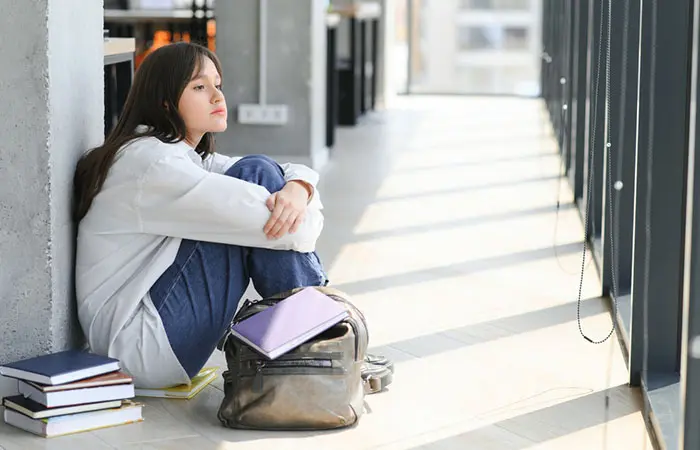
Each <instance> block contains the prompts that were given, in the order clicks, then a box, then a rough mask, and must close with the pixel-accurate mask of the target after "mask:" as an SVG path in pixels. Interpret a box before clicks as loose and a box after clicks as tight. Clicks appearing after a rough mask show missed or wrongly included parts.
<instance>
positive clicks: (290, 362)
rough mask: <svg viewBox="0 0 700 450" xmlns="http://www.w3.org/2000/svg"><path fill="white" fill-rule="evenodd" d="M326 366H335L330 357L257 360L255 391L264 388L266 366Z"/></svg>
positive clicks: (303, 367) (260, 390)
mask: <svg viewBox="0 0 700 450" xmlns="http://www.w3.org/2000/svg"><path fill="white" fill-rule="evenodd" d="M290 367H294V368H302V369H305V368H324V369H329V368H332V367H333V361H331V360H329V359H285V360H273V361H260V360H258V361H255V375H254V376H253V392H256V393H260V392H262V390H263V371H264V370H265V369H266V368H269V369H277V368H290Z"/></svg>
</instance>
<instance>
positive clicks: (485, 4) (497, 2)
mask: <svg viewBox="0 0 700 450" xmlns="http://www.w3.org/2000/svg"><path fill="white" fill-rule="evenodd" d="M460 6H461V8H462V9H500V10H508V9H510V10H521V11H523V10H528V9H530V7H531V1H530V0H461V3H460Z"/></svg>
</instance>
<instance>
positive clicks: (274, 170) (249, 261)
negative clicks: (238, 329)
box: [150, 155, 327, 378]
mask: <svg viewBox="0 0 700 450" xmlns="http://www.w3.org/2000/svg"><path fill="white" fill-rule="evenodd" d="M226 175H228V176H231V177H235V178H239V179H241V180H245V181H248V182H251V183H256V184H259V185H261V186H264V187H265V188H267V190H268V191H270V193H274V192H277V191H279V190H280V189H282V187H284V185H285V180H284V172H283V171H282V168H281V167H280V166H279V164H277V163H276V162H275V161H273V160H272V159H270V158H268V157H265V156H258V155H255V156H247V157H245V158H243V159H241V160H240V161H238V162H236V164H234V165H233V166H232V167H231V168H230V169H229V170H228V171H227V172H226ZM250 280H252V281H253V284H254V286H255V290H256V291H257V292H258V293H259V294H260V295H261V296H262V297H268V296H270V295H273V294H277V293H279V292H284V291H287V290H290V289H294V288H297V287H303V286H322V285H325V284H327V279H326V273H325V271H324V270H323V266H322V264H321V261H320V260H319V258H318V256H317V255H316V253H315V252H313V253H299V252H295V251H284V250H268V249H262V248H250V247H240V246H236V245H228V244H220V243H213V242H201V241H191V240H187V239H183V240H182V243H181V244H180V249H179V251H178V253H177V257H176V258H175V262H173V264H172V265H171V266H170V267H169V268H168V269H167V270H166V271H165V273H164V274H163V275H161V277H160V278H159V279H158V281H156V283H155V284H154V285H153V286H152V287H151V290H150V295H151V299H152V300H153V304H154V305H155V307H156V310H157V311H158V313H159V314H160V317H161V319H162V320H163V325H164V326H165V331H166V333H167V335H168V339H169V341H170V345H171V346H172V348H173V351H174V352H175V356H177V358H178V360H179V361H180V364H181V365H182V367H183V368H184V369H185V371H186V372H187V374H188V375H189V376H190V378H192V377H194V376H195V375H196V374H197V373H198V372H199V370H200V369H201V368H202V367H203V366H204V364H206V362H207V360H208V358H209V356H210V355H211V354H212V352H213V351H214V349H215V348H216V344H217V343H218V341H219V339H221V336H222V335H223V334H224V332H225V331H226V328H227V327H228V326H229V325H230V323H231V320H232V319H233V316H234V314H235V313H236V310H237V308H238V303H239V301H240V300H241V297H242V296H243V293H244V292H245V290H246V288H247V287H248V283H249V281H250Z"/></svg>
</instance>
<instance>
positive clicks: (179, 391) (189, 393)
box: [135, 367, 216, 400]
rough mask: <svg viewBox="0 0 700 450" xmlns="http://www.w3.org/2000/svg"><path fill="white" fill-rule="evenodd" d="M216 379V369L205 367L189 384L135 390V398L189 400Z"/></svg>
mask: <svg viewBox="0 0 700 450" xmlns="http://www.w3.org/2000/svg"><path fill="white" fill-rule="evenodd" d="M215 378H216V367H205V368H203V369H202V370H200V371H199V373H198V374H197V375H195V376H194V378H192V382H191V383H190V384H181V385H178V386H172V387H167V388H158V389H148V388H136V389H135V394H136V396H137V397H157V398H174V399H183V400H190V399H191V398H193V397H194V396H195V395H197V394H199V393H200V392H201V391H202V389H204V388H205V387H206V386H207V385H208V384H209V383H211V382H212V381H214V379H215Z"/></svg>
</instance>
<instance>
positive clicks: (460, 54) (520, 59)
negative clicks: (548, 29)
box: [407, 0, 542, 96]
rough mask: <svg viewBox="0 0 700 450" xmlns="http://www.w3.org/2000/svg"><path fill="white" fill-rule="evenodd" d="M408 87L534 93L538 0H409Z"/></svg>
mask: <svg viewBox="0 0 700 450" xmlns="http://www.w3.org/2000/svg"><path fill="white" fill-rule="evenodd" d="M410 6H411V10H410V14H409V18H408V19H407V23H408V29H409V52H408V55H409V56H408V61H410V63H409V67H410V73H409V76H408V82H409V92H416V93H443V94H451V93H453V94H459V93H469V94H515V95H527V96H536V95H539V67H540V52H541V47H542V46H541V42H540V41H541V21H542V16H541V1H540V0H410Z"/></svg>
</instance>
